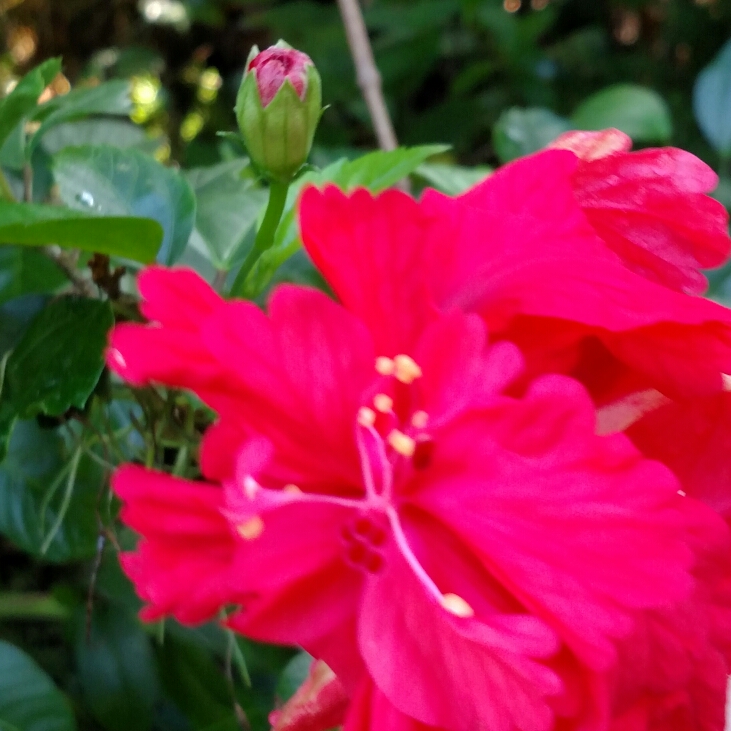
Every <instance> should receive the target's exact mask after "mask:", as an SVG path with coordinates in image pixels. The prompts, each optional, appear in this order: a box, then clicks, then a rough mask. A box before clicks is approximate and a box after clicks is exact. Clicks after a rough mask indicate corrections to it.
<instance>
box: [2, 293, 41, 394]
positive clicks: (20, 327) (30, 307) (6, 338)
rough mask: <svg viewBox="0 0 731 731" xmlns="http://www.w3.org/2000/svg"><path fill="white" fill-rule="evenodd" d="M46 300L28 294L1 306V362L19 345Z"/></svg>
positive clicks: (36, 295) (39, 296)
mask: <svg viewBox="0 0 731 731" xmlns="http://www.w3.org/2000/svg"><path fill="white" fill-rule="evenodd" d="M46 300H47V298H46V297H43V296H42V295H38V294H27V295H24V296H20V297H16V298H15V299H13V300H11V301H10V302H6V303H5V304H3V305H0V360H1V359H2V357H3V356H4V355H5V353H7V352H8V351H9V350H12V349H13V348H14V347H15V346H16V345H17V344H18V342H19V341H20V339H21V338H22V337H23V333H24V332H25V331H26V328H27V327H28V325H29V324H30V323H31V322H32V320H33V318H35V316H36V315H37V314H38V313H39V312H40V311H41V310H42V309H43V308H44V306H45V304H46ZM0 383H1V382H0ZM0 390H1V386H0Z"/></svg>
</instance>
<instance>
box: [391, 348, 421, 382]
mask: <svg viewBox="0 0 731 731" xmlns="http://www.w3.org/2000/svg"><path fill="white" fill-rule="evenodd" d="M393 363H394V366H395V369H394V375H395V376H396V378H397V379H398V380H399V381H401V383H407V384H408V383H413V382H414V381H415V380H416V379H417V378H421V368H419V366H418V365H417V364H416V361H414V359H413V358H411V357H410V356H408V355H397V356H396V357H395V358H394V359H393Z"/></svg>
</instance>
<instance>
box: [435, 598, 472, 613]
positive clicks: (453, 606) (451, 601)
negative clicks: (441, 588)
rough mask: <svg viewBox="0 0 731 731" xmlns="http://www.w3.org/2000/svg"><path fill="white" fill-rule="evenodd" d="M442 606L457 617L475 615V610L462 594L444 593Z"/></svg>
mask: <svg viewBox="0 0 731 731" xmlns="http://www.w3.org/2000/svg"><path fill="white" fill-rule="evenodd" d="M442 606H443V607H444V608H445V609H446V610H447V611H448V612H451V613H452V614H454V615H455V616H456V617H464V618H467V617H474V616H475V610H474V609H472V607H471V606H470V605H469V604H468V603H467V602H466V601H465V600H464V599H462V597H461V596H457V595H456V594H444V595H443V596H442Z"/></svg>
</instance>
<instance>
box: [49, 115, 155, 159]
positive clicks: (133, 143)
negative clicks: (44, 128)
mask: <svg viewBox="0 0 731 731" xmlns="http://www.w3.org/2000/svg"><path fill="white" fill-rule="evenodd" d="M110 141H113V142H114V147H119V148H122V149H125V148H127V147H134V148H136V149H138V150H142V151H143V152H149V153H152V152H154V151H155V150H156V149H157V148H158V147H159V145H160V144H161V142H162V141H163V138H162V137H157V138H154V137H150V136H149V135H148V134H147V132H145V130H144V128H142V127H140V126H139V125H136V124H133V123H132V122H130V121H127V120H124V119H115V118H113V117H95V118H93V119H82V120H80V121H78V122H64V123H63V124H59V125H58V126H57V127H54V128H53V129H51V130H50V131H49V132H48V133H47V134H46V135H45V136H44V137H43V142H42V143H41V147H42V148H43V149H44V150H45V151H46V152H48V154H49V155H55V154H56V153H57V152H60V151H61V150H63V149H64V148H65V147H78V146H80V145H105V144H108V143H109V142H110Z"/></svg>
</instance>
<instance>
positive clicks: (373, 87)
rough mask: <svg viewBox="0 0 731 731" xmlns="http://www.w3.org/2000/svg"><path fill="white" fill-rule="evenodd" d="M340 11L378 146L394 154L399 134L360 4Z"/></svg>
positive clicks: (343, 2)
mask: <svg viewBox="0 0 731 731" xmlns="http://www.w3.org/2000/svg"><path fill="white" fill-rule="evenodd" d="M338 7H339V8H340V14H341V16H342V18H343V25H345V33H346V35H347V37H348V45H349V46H350V52H351V54H352V56H353V62H354V63H355V71H356V78H357V80H358V86H359V87H360V89H361V92H362V93H363V97H364V99H365V102H366V105H367V106H368V112H369V113H370V115H371V121H372V122H373V129H374V131H375V133H376V139H377V140H378V146H379V147H380V148H381V149H382V150H393V149H395V148H396V147H397V146H398V142H397V140H396V133H395V132H394V131H393V124H392V123H391V117H390V116H389V114H388V108H387V107H386V102H385V101H384V99H383V92H382V90H381V74H380V73H379V72H378V68H377V67H376V62H375V60H374V59H373V49H372V48H371V42H370V40H369V38H368V30H367V29H366V25H365V21H364V20H363V14H362V13H361V10H360V6H359V5H358V0H338Z"/></svg>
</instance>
